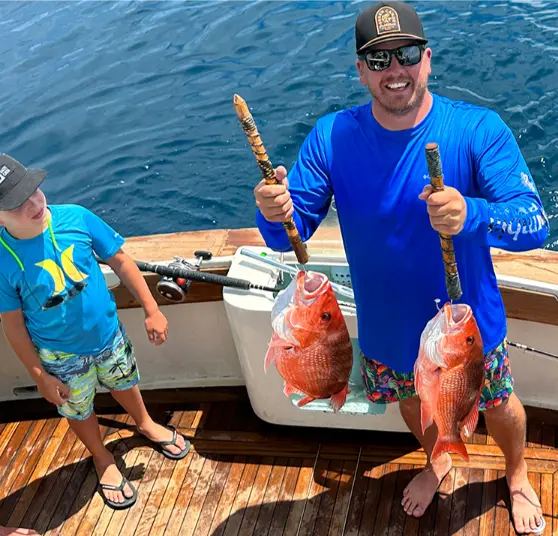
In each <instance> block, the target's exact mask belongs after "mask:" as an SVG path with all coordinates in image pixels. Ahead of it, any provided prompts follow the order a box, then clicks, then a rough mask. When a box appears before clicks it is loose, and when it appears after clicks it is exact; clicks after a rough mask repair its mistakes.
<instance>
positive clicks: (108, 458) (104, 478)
mask: <svg viewBox="0 0 558 536" xmlns="http://www.w3.org/2000/svg"><path fill="white" fill-rule="evenodd" d="M105 450H106V449H105ZM93 463H94V464H95V470H96V471H97V475H99V482H100V483H101V484H109V485H111V486H120V484H121V483H122V473H121V472H120V471H119V470H118V467H116V463H115V461H114V456H113V455H112V454H111V453H110V452H109V451H108V450H106V452H105V453H104V454H103V455H101V456H97V457H95V456H94V457H93ZM100 491H101V493H103V494H104V495H105V497H106V498H107V499H108V500H109V501H112V502H116V503H123V502H124V501H125V500H126V499H129V498H130V497H132V495H133V494H134V492H133V491H132V490H131V489H130V486H128V484H126V485H125V486H124V490H123V491H124V493H122V492H121V491H114V490H109V489H102V488H101V490H100Z"/></svg>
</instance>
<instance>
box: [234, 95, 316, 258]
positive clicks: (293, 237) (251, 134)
mask: <svg viewBox="0 0 558 536" xmlns="http://www.w3.org/2000/svg"><path fill="white" fill-rule="evenodd" d="M233 104H234V109H235V110H236V114H237V116H238V120H239V122H240V126H241V127H242V130H243V131H244V134H246V137H247V138H248V142H249V143H250V147H251V148H252V152H253V153H254V157H255V158H256V163H257V164H258V167H259V168H260V171H261V173H262V176H263V178H264V179H265V182H266V184H277V178H276V177H275V171H274V169H273V166H272V165H271V162H270V160H269V157H268V156H267V151H266V150H265V147H264V144H263V141H262V139H261V137H260V133H259V132H258V128H257V127H256V122H255V121H254V118H253V117H252V114H251V113H250V110H249V109H248V105H247V104H246V101H245V100H244V99H243V98H242V97H241V96H240V95H236V94H235V95H234V98H233ZM283 227H284V228H285V231H286V232H287V236H288V237H289V242H290V243H291V246H292V248H293V251H294V253H295V255H296V258H297V259H298V262H299V263H300V264H301V265H303V266H304V265H305V264H306V263H307V262H308V251H307V249H306V245H305V244H304V242H302V238H301V237H300V234H299V232H298V229H297V228H296V224H295V222H294V220H293V218H292V216H291V217H290V218H289V219H288V220H286V221H284V222H283Z"/></svg>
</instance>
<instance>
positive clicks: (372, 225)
mask: <svg viewBox="0 0 558 536" xmlns="http://www.w3.org/2000/svg"><path fill="white" fill-rule="evenodd" d="M355 35H356V48H357V55H358V59H357V62H356V65H357V68H358V72H359V75H360V81H361V83H362V84H364V85H365V86H367V88H368V90H369V91H370V93H371V95H372V97H373V98H372V101H371V102H369V103H367V104H365V105H362V106H355V107H353V108H350V109H346V110H342V111H339V112H336V113H332V114H328V115H326V116H324V117H322V118H320V119H319V120H318V121H317V123H316V125H315V126H314V128H313V129H312V131H311V132H310V134H309V135H308V137H307V138H306V140H305V141H304V143H303V145H302V147H301V149H300V153H299V156H298V159H297V161H296V163H295V165H294V167H293V168H292V169H291V170H290V172H289V175H288V179H287V177H286V170H285V168H283V167H280V168H278V169H277V170H276V175H277V178H278V179H279V181H280V182H281V184H279V185H273V186H267V185H266V184H265V182H264V181H261V182H260V184H258V186H257V187H256V189H255V191H254V193H255V197H256V204H257V206H258V207H259V211H258V213H257V224H258V227H259V229H260V231H261V233H262V235H263V237H264V239H265V241H266V244H267V245H268V246H269V247H271V248H273V249H275V250H278V251H287V250H289V249H290V244H289V242H288V239H287V234H286V233H285V231H284V229H283V227H282V225H281V223H280V222H282V221H284V220H285V219H286V218H288V217H290V216H292V217H293V219H294V221H295V223H296V225H297V227H298V229H299V232H300V234H301V237H302V240H308V239H309V238H310V237H311V236H312V234H313V233H314V231H315V230H316V228H317V227H318V225H319V224H320V222H321V221H322V219H323V218H324V217H325V215H326V213H327V211H328V208H329V206H330V202H331V199H332V196H335V202H336V207H337V215H338V218H339V224H340V229H341V233H342V238H343V242H344V247H345V251H346V255H347V260H348V263H349V267H350V271H351V279H352V283H353V288H354V292H355V301H356V305H357V313H358V328H359V344H360V347H361V350H362V352H363V354H364V356H366V357H364V356H363V358H362V370H363V379H364V383H365V386H366V388H367V394H368V396H369V398H370V399H371V400H373V401H374V402H377V403H389V402H395V401H398V402H400V409H401V413H402V416H403V418H404V419H405V422H406V423H407V425H408V426H409V428H410V430H411V431H412V432H413V433H414V434H415V436H416V437H417V438H418V439H419V440H420V442H421V444H422V445H423V447H424V449H425V451H426V452H427V454H428V455H429V463H428V464H427V465H426V467H425V469H424V471H422V472H421V473H420V474H419V475H417V477H416V478H415V479H414V480H413V481H412V482H411V483H410V484H409V485H408V486H407V488H406V489H405V491H404V496H403V501H402V503H403V505H404V508H405V511H406V512H407V513H408V514H409V515H414V516H416V517H420V516H422V515H423V514H424V512H425V510H426V508H427V507H428V505H429V504H430V503H431V501H432V498H433V497H434V494H435V493H436V490H437V488H438V486H439V484H440V482H441V480H442V479H443V478H444V476H445V475H446V474H447V473H448V471H449V470H450V468H451V458H450V456H449V454H447V453H446V454H444V455H442V456H441V457H440V458H437V459H436V460H435V461H434V462H433V463H430V454H431V452H432V449H433V447H434V444H435V441H436V437H437V430H436V427H435V425H434V426H432V427H430V428H429V429H427V430H426V432H425V434H424V435H423V434H422V431H421V425H420V401H419V400H418V397H417V396H416V391H415V389H414V384H413V373H412V371H413V366H414V362H415V360H416V358H417V355H418V349H419V340H420V335H421V332H422V330H423V329H424V327H425V325H426V324H427V322H428V321H429V320H430V319H431V318H432V317H433V316H434V315H435V314H436V313H437V310H436V304H435V300H436V299H437V298H441V299H444V298H447V293H446V288H445V278H444V266H443V262H442V257H441V252H440V241H439V236H438V233H437V231H438V232H440V233H443V234H446V235H450V236H452V237H453V240H454V247H455V255H456V259H457V263H458V267H459V275H460V279H461V286H462V290H463V295H462V297H461V299H460V300H459V301H461V302H463V303H467V304H469V305H470V306H471V307H472V309H473V311H474V314H475V316H476V319H477V322H478V324H479V328H480V331H481V335H482V339H483V344H484V351H485V369H486V375H487V383H486V386H485V388H484V389H483V392H482V396H481V401H480V404H479V409H480V410H481V411H484V412H485V416H486V422H487V426H488V429H489V431H490V433H491V435H492V436H493V437H494V438H495V440H496V442H497V443H498V445H499V446H500V447H501V449H502V451H503V453H504V455H505V458H506V466H507V470H506V474H507V482H508V485H509V488H510V492H511V493H510V495H511V497H512V512H513V520H514V524H515V527H516V530H517V531H518V532H520V533H522V532H524V533H527V532H533V531H535V532H540V531H541V530H542V528H544V518H543V517H542V510H541V508H540V502H539V500H538V498H537V496H536V494H535V492H534V490H533V488H532V487H531V485H530V484H529V481H528V478H527V465H526V463H525V459H524V445H525V431H526V418H525V412H524V409H523V407H522V405H521V402H520V401H519V399H518V398H517V396H516V395H515V393H514V392H513V378H512V376H511V370H510V366H509V361H508V357H507V345H506V313H505V309H504V305H503V302H502V298H501V295H500V292H499V289H498V285H497V281H496V276H495V273H494V269H493V265H492V259H491V255H490V247H493V246H494V247H499V248H503V249H508V250H513V251H522V250H528V249H533V248H537V247H539V246H541V245H542V244H543V242H544V240H545V239H546V237H547V236H548V232H549V223H548V219H547V217H546V215H545V213H544V209H543V206H542V203H541V200H540V198H539V195H538V192H537V189H536V187H535V184H534V182H533V179H532V177H531V174H530V172H529V169H528V168H527V165H526V163H525V161H524V159H523V156H522V155H521V152H520V150H519V148H518V146H517V143H516V141H515V139H514V137H513V134H512V132H511V131H510V129H509V128H508V127H507V126H506V125H505V124H504V122H503V121H502V119H501V118H500V117H499V116H498V115H497V114H496V113H495V112H493V111H491V110H488V109H485V108H481V107H478V106H473V105H470V104H467V103H464V102H457V101H453V100H449V99H447V98H443V97H441V96H439V95H435V94H432V93H431V92H430V91H429V90H428V77H429V74H430V72H431V66H430V62H431V56H432V51H431V49H430V48H427V47H426V43H427V40H426V39H425V37H424V33H423V28H422V24H421V22H420V19H419V17H418V15H417V13H416V12H415V10H414V9H413V8H412V7H411V6H410V5H408V4H405V3H403V2H380V3H377V4H374V5H373V6H372V7H369V8H368V9H365V10H364V11H363V12H362V13H361V14H360V15H359V17H358V19H357V22H356V28H355ZM429 142H436V143H437V144H438V146H439V150H440V154H441V159H442V162H443V172H444V183H445V189H444V190H443V191H440V192H433V191H432V188H431V187H430V185H429V174H428V169H427V163H426V159H425V146H426V144H427V143H429Z"/></svg>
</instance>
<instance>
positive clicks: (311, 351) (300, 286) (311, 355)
mask: <svg viewBox="0 0 558 536" xmlns="http://www.w3.org/2000/svg"><path fill="white" fill-rule="evenodd" d="M271 316H272V328H273V334H272V337H271V341H270V343H269V348H268V351H267V353H266V356H265V365H264V369H265V371H266V372H267V369H268V368H269V366H270V365H271V364H273V363H274V364H275V366H276V367H277V370H278V372H279V374H280V375H281V376H282V377H283V379H284V380H285V384H284V389H283V392H284V393H285V396H290V395H291V394H293V393H298V394H302V395H303V396H304V398H303V399H302V400H300V402H299V403H298V406H303V405H305V404H308V403H309V402H312V401H313V400H316V399H325V398H330V397H331V401H330V403H331V405H332V407H333V409H334V411H338V410H339V409H340V408H341V407H342V406H343V404H344V403H345V400H346V397H347V393H348V392H349V386H348V384H349V376H350V374H351V369H352V365H353V348H352V344H351V339H350V337H349V332H348V330H347V326H346V324H345V319H344V318H343V314H342V312H341V309H340V308H339V303H338V302H337V298H336V297H335V294H334V292H333V289H332V287H331V284H330V282H329V280H328V278H327V276H326V275H325V274H322V273H318V272H305V271H302V270H301V271H299V272H298V274H297V275H296V277H295V278H293V280H292V282H291V283H290V284H289V286H288V287H287V288H286V289H285V290H283V291H282V292H280V293H279V295H278V296H277V299H276V301H275V304H274V306H273V310H272V313H271Z"/></svg>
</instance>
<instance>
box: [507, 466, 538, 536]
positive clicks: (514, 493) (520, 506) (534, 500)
mask: <svg viewBox="0 0 558 536" xmlns="http://www.w3.org/2000/svg"><path fill="white" fill-rule="evenodd" d="M507 481H508V487H509V490H510V498H511V503H512V516H513V524H514V526H515V530H516V532H517V533H519V534H530V533H532V532H534V531H538V530H540V526H541V525H542V523H543V521H544V518H543V515H542V508H541V503H540V501H539V498H538V497H537V494H536V493H535V490H534V489H533V487H532V486H531V484H530V483H529V479H528V477H527V464H526V463H525V462H523V465H522V466H521V467H520V469H518V470H516V471H515V474H512V475H510V476H508V477H507Z"/></svg>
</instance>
